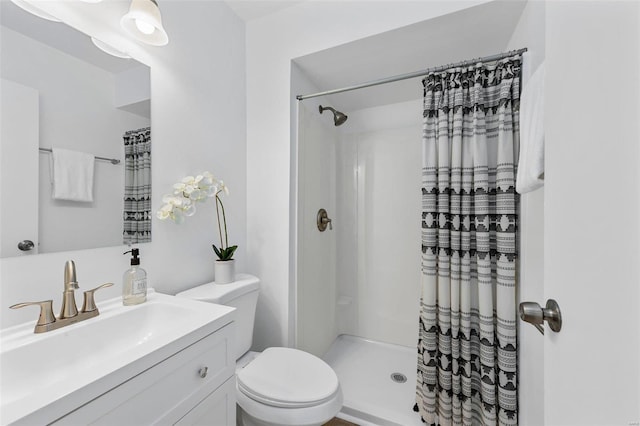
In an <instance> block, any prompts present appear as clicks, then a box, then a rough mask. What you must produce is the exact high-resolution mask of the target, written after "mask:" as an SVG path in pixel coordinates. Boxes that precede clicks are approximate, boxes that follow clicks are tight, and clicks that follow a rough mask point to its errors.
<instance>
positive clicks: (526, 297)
mask: <svg viewBox="0 0 640 426" xmlns="http://www.w3.org/2000/svg"><path fill="white" fill-rule="evenodd" d="M544 13H545V4H544V2H541V1H529V2H528V3H527V5H526V6H525V8H524V10H523V11H522V15H521V17H520V21H519V22H518V25H517V26H516V28H515V31H514V33H513V35H512V37H511V40H509V43H508V44H507V48H506V50H513V49H519V48H521V47H527V48H528V49H529V50H528V52H527V53H526V54H525V56H524V60H525V61H526V63H525V67H524V69H523V71H526V70H527V69H529V70H530V71H531V72H533V71H535V69H536V68H537V67H538V66H539V65H540V63H542V62H543V61H544V56H545V15H544ZM523 74H524V73H523ZM523 77H524V76H523ZM519 236H520V247H519V250H520V253H519V261H520V271H519V272H520V275H519V282H518V292H519V294H518V301H519V302H520V301H532V302H537V303H540V304H541V305H544V302H545V300H546V299H544V292H543V290H544V187H543V188H540V189H538V190H536V191H534V192H530V193H527V194H522V195H521V197H520V235H519ZM518 326H519V328H518V356H519V359H518V363H519V370H518V374H519V378H518V386H519V388H518V400H519V410H518V422H519V424H520V425H522V426H539V425H542V424H544V398H543V396H544V370H543V369H544V336H542V335H541V334H540V333H539V332H538V330H536V329H535V328H534V327H533V326H532V325H530V324H527V323H524V322H522V321H520V320H518Z"/></svg>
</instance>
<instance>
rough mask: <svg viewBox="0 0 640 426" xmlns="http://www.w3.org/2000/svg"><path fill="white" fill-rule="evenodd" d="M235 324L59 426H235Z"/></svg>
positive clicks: (203, 340)
mask: <svg viewBox="0 0 640 426" xmlns="http://www.w3.org/2000/svg"><path fill="white" fill-rule="evenodd" d="M234 334H235V322H231V323H229V324H227V325H225V326H224V327H222V328H221V329H219V330H218V331H216V332H215V333H212V334H209V335H208V336H206V337H204V338H203V339H201V340H198V341H197V342H195V343H193V344H192V345H190V346H188V347H186V348H184V349H182V350H181V351H179V352H177V353H175V354H173V355H172V356H170V357H168V358H166V359H165V360H163V361H161V362H159V363H158V364H156V365H154V366H152V367H151V368H149V369H147V370H145V371H143V372H141V373H140V374H138V375H136V376H135V377H132V378H131V379H129V380H127V381H125V382H124V383H122V384H120V385H119V386H117V387H115V388H113V389H111V390H110V391H108V392H106V393H104V394H103V395H101V396H99V397H98V398H96V399H94V400H92V401H90V402H88V403H87V404H84V405H83V406H81V407H79V408H78V409H76V410H74V411H72V412H71V413H69V414H67V415H65V416H64V417H62V418H60V419H59V420H57V421H56V422H55V423H54V424H55V425H61V426H62V425H79V424H83V425H88V424H92V425H151V424H159V425H173V424H179V425H193V424H209V425H235V423H236V420H235V418H236V408H235V405H236V403H235V379H234V374H235V359H234V356H233V339H234Z"/></svg>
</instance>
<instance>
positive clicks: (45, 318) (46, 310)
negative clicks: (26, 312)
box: [9, 300, 56, 327]
mask: <svg viewBox="0 0 640 426" xmlns="http://www.w3.org/2000/svg"><path fill="white" fill-rule="evenodd" d="M31 305H39V306H40V316H39V317H38V322H37V323H36V327H38V326H40V325H47V324H51V323H53V322H56V317H55V315H53V300H44V301H42V302H25V303H16V304H15V305H11V306H9V308H11V309H18V308H24V307H25V306H31Z"/></svg>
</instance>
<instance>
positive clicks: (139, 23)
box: [120, 0, 169, 46]
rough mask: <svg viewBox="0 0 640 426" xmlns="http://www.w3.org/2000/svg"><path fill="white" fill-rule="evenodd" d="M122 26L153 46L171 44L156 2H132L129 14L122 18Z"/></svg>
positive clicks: (154, 0) (143, 0) (149, 0)
mask: <svg viewBox="0 0 640 426" xmlns="http://www.w3.org/2000/svg"><path fill="white" fill-rule="evenodd" d="M120 26H121V27H122V28H124V30H125V31H127V32H128V33H129V34H130V35H132V36H133V37H135V38H136V39H137V40H139V41H141V42H143V43H146V44H150V45H152V46H164V45H165V44H167V43H169V36H167V33H166V31H165V30H164V28H162V16H160V9H158V3H157V2H156V0H131V6H130V7H129V13H127V14H126V15H124V16H123V17H122V19H121V20H120Z"/></svg>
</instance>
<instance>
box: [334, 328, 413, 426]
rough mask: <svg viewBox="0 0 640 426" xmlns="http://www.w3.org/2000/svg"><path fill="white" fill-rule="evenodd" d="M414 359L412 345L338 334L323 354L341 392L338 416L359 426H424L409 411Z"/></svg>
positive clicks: (411, 402) (411, 397) (410, 407)
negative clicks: (342, 396) (410, 346)
mask: <svg viewBox="0 0 640 426" xmlns="http://www.w3.org/2000/svg"><path fill="white" fill-rule="evenodd" d="M417 359H418V355H417V352H416V349H415V348H409V347H406V346H399V345H392V344H388V343H380V342H375V341H372V340H367V339H363V338H360V337H355V336H349V335H344V334H343V335H341V336H338V338H337V339H336V340H335V341H334V342H333V344H332V345H331V348H330V349H329V351H328V352H327V354H326V355H325V356H324V360H325V361H326V362H327V363H328V364H329V365H330V366H331V367H332V368H333V369H334V370H335V372H336V374H337V375H338V379H339V380H340V386H342V393H343V394H344V405H343V407H342V411H341V412H340V414H339V415H338V417H340V418H343V419H344V420H348V421H351V422H353V423H356V424H358V425H361V426H369V425H379V426H424V423H422V421H421V420H420V416H419V415H418V414H417V413H415V412H414V411H413V405H414V404H415V391H416V362H417ZM403 376H404V377H406V381H404V382H402V380H403V378H404V377H403Z"/></svg>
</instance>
